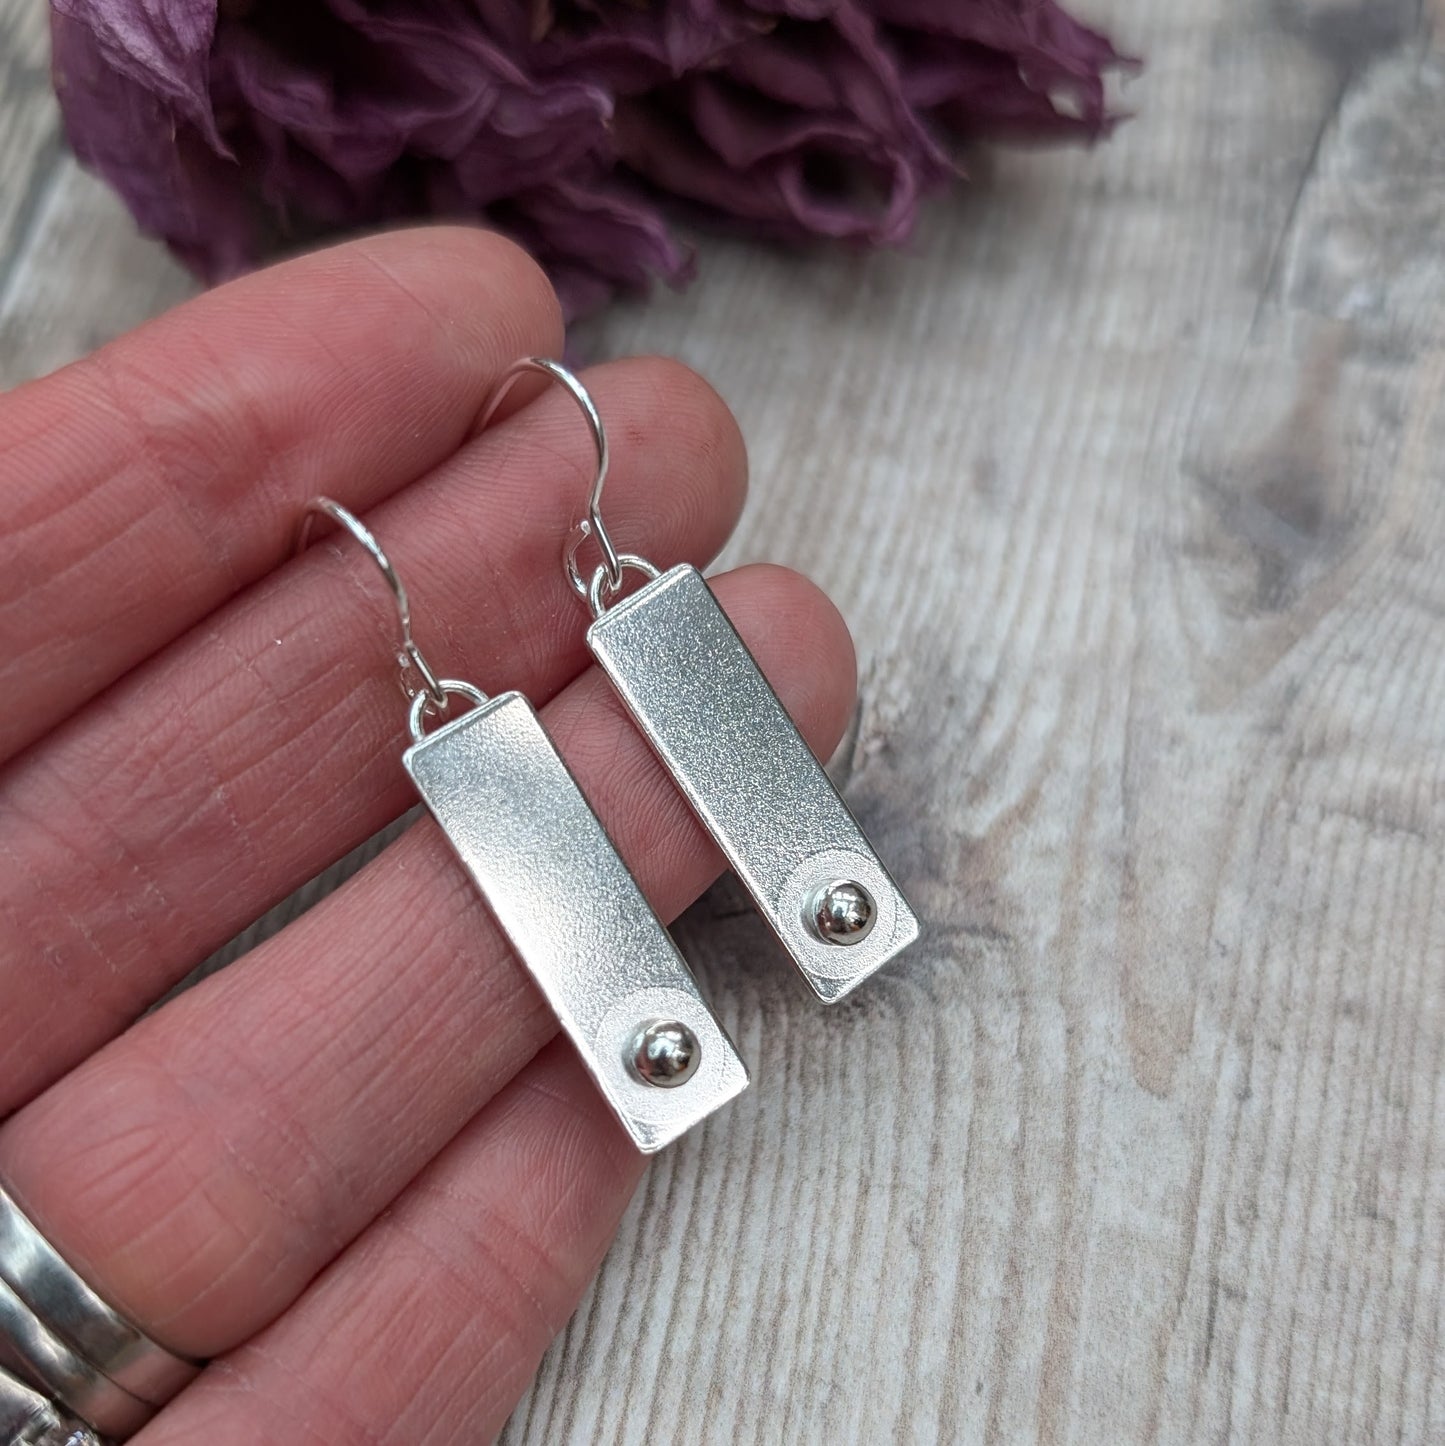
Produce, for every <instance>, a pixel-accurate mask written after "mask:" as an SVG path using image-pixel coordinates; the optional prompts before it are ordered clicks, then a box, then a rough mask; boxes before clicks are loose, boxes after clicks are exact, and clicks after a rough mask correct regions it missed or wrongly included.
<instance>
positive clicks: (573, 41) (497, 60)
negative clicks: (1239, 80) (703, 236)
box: [52, 0, 1121, 315]
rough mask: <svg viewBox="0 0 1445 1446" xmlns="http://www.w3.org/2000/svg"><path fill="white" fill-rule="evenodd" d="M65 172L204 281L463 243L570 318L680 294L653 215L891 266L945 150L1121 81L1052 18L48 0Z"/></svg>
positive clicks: (1016, 130)
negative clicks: (437, 232) (470, 238)
mask: <svg viewBox="0 0 1445 1446" xmlns="http://www.w3.org/2000/svg"><path fill="white" fill-rule="evenodd" d="M52 14H53V36H54V56H55V60H54V64H55V77H56V87H57V90H58V92H59V94H60V98H61V102H62V106H63V109H64V112H65V118H66V124H67V129H68V132H69V135H70V139H71V143H72V145H73V146H74V148H75V150H76V152H77V154H78V155H79V156H80V158H81V160H82V161H84V162H85V163H86V164H87V165H89V166H91V167H93V168H94V169H95V170H97V171H99V172H100V173H101V174H102V175H103V176H105V177H106V179H107V180H109V181H110V182H111V184H112V185H114V186H115V188H116V189H117V190H118V191H119V192H120V193H121V195H122V196H123V197H124V198H125V200H126V201H127V203H128V204H129V205H130V207H131V210H132V211H133V212H134V213H135V216H136V219H137V221H138V222H139V223H140V225H141V226H142V227H143V228H144V229H145V230H146V231H148V232H151V233H153V234H155V235H158V236H161V237H163V238H164V239H165V240H166V241H167V243H168V244H169V245H170V246H171V247H172V248H173V249H174V250H175V251H176V253H177V254H178V255H179V256H181V257H182V259H183V260H185V261H186V262H187V263H188V264H189V265H190V266H192V267H193V268H194V269H196V270H197V271H198V272H200V273H201V274H202V275H203V276H206V277H207V278H210V279H213V280H214V279H219V278H221V277H224V276H227V275H231V274H233V273H235V272H237V271H240V270H244V269H245V268H246V267H248V266H251V265H254V264H255V263H256V262H257V261H258V260H260V259H262V258H263V257H264V256H265V255H267V254H268V253H270V252H272V251H274V250H276V249H279V248H280V247H283V246H286V245H294V244H296V242H297V241H299V240H305V239H309V238H311V237H313V236H317V235H320V234H324V233H327V232H331V231H335V230H338V229H345V228H351V227H356V226H361V225H367V224H375V223H377V222H385V221H389V220H397V219H403V218H409V217H419V216H428V215H434V216H450V217H471V218H479V219H482V220H484V221H486V222H488V223H489V224H491V225H494V226H496V227H498V228H499V229H501V230H504V231H506V232H508V233H509V234H511V235H514V236H515V237H517V239H519V240H520V241H521V242H522V243H523V244H524V245H526V246H528V247H529V248H530V249H531V250H532V251H533V253H534V254H535V255H536V256H537V257H538V259H539V260H540V261H541V262H542V263H543V265H544V266H546V267H547V268H548V270H549V272H550V273H551V275H552V277H553V279H554V281H555V282H556V284H557V286H558V289H559V292H560V293H561V294H562V297H563V300H564V304H565V305H566V307H567V310H568V311H569V313H570V314H573V315H576V314H579V313H581V312H583V311H585V310H588V309H591V308H592V307H594V306H596V305H598V304H600V303H601V302H603V301H605V300H606V298H607V297H608V296H610V295H611V294H612V293H613V292H614V291H616V290H619V289H629V290H631V289H637V288H640V287H643V286H645V285H646V284H647V283H648V282H649V281H650V280H651V279H652V278H654V277H661V278H664V279H666V280H669V281H673V282H677V281H680V280H682V279H685V278H686V276H687V275H688V274H689V269H690V268H689V258H688V254H687V252H686V250H685V249H684V248H683V247H682V246H681V245H680V244H679V243H678V242H677V241H676V239H675V238H674V237H673V235H672V233H671V231H670V229H669V227H668V225H667V221H666V219H665V208H666V207H667V205H668V203H669V202H673V203H682V204H684V205H685V206H686V207H687V208H689V209H691V210H693V211H697V212H700V213H703V214H705V215H707V216H709V217H711V218H714V219H719V220H724V221H727V222H730V223H732V224H734V225H740V226H742V227H744V228H746V229H748V230H749V231H752V232H754V233H758V234H763V235H768V236H777V237H783V238H808V237H814V236H822V237H843V238H848V239H851V240H855V241H860V242H865V243H869V244H891V243H895V242H897V241H899V240H901V239H903V238H904V237H906V236H907V235H908V233H909V231H910V229H911V227H912V225H913V223H914V220H915V218H916V216H917V212H918V205H919V200H920V198H921V196H922V195H923V194H924V193H925V192H927V191H929V190H931V189H934V188H937V187H939V186H941V185H942V184H944V183H945V182H946V181H947V180H948V179H949V178H950V177H951V176H953V175H954V174H955V167H954V165H953V162H952V161H951V159H950V157H949V155H948V153H947V151H946V150H945V148H944V140H945V138H946V136H947V135H949V134H950V133H976V134H986V135H1002V136H1012V137H1025V138H1053V137H1058V138H1067V137H1084V138H1093V137H1096V136H1098V135H1100V134H1102V133H1103V132H1104V131H1105V130H1106V129H1107V127H1108V126H1109V124H1110V122H1111V117H1110V116H1109V114H1108V113H1107V110H1106V106H1105V100H1104V84H1103V75H1104V73H1105V71H1106V70H1107V69H1108V68H1109V67H1111V66H1114V65H1117V64H1119V63H1120V62H1121V57H1120V56H1119V55H1118V53H1117V52H1116V51H1115V50H1114V49H1113V47H1112V46H1111V45H1110V43H1109V42H1108V41H1107V40H1106V39H1104V37H1102V36H1101V35H1098V34H1097V33H1095V32H1094V31H1091V30H1089V29H1087V28H1086V27H1084V26H1082V25H1080V24H1078V23H1077V22H1075V21H1073V20H1071V19H1070V18H1069V17H1068V16H1067V15H1066V14H1064V12H1063V11H1062V10H1060V9H1059V8H1058V7H1057V6H1056V5H1055V4H1054V3H1053V0H405V3H403V0H223V3H221V4H219V5H218V4H217V0H53V3H52Z"/></svg>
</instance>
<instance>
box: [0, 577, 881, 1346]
mask: <svg viewBox="0 0 1445 1446" xmlns="http://www.w3.org/2000/svg"><path fill="white" fill-rule="evenodd" d="M717 591H718V595H719V598H720V600H721V601H722V602H723V605H724V606H725V607H726V608H727V609H728V610H729V612H730V613H731V615H732V616H733V618H734V620H735V622H736V624H737V626H738V628H739V631H740V632H741V633H742V635H743V637H744V638H745V639H746V640H747V642H748V643H749V645H750V646H752V647H753V649H754V651H755V653H756V654H757V656H758V659H759V662H760V664H761V665H762V667H763V669H764V671H765V672H766V673H767V674H768V675H769V676H770V677H771V678H772V680H773V682H774V685H775V687H777V689H778V691H779V694H780V696H781V698H782V700H783V702H784V704H785V705H786V706H788V708H789V709H790V711H792V713H793V714H794V716H795V717H796V718H797V719H798V721H799V724H800V726H801V727H802V729H803V731H804V733H805V735H806V736H807V737H808V739H809V741H810V743H812V745H813V746H814V748H815V749H817V750H818V751H820V752H826V751H827V750H830V749H831V748H832V746H833V745H834V744H835V743H836V741H837V739H838V737H839V736H840V735H841V732H842V729H843V727H844V725H845V722H846V719H847V717H848V713H849V709H850V707H851V705H852V693H853V688H852V672H851V667H850V666H849V664H850V660H851V657H852V651H851V646H850V644H849V640H848V636H847V632H846V629H845V628H844V627H843V625H842V622H841V619H839V618H838V615H837V613H836V612H835V611H833V609H832V607H831V606H830V605H829V604H828V603H827V601H826V600H825V599H824V598H823V597H822V596H821V594H819V593H818V592H817V591H816V590H815V589H813V588H812V587H811V586H810V585H809V584H807V583H805V582H804V581H803V580H802V579H800V578H798V577H796V576H795V575H794V574H791V573H786V572H783V571H781V570H778V569H771V568H749V569H745V570H744V571H742V572H740V573H735V574H731V575H729V576H728V577H725V578H722V579H719V582H718V588H717ZM543 718H544V722H545V723H546V726H547V727H548V729H549V731H550V732H551V733H552V735H553V737H554V738H555V739H556V740H557V742H558V745H559V747H560V748H561V750H562V752H563V754H564V756H566V758H567V760H568V763H569V766H571V767H572V769H573V771H574V773H575V774H576V776H577V779H578V782H579V783H580V784H581V786H582V789H583V791H584V792H585V793H586V794H587V796H588V797H589V799H590V800H591V802H592V804H593V806H594V808H595V809H596V810H597V813H598V815H599V817H600V818H601V819H602V821H603V823H604V825H606V826H607V828H608V830H609V832H610V833H611V834H612V836H613V838H614V839H615V840H616V842H617V845H618V848H619V850H620V852H621V853H622V855H623V857H624V858H625V859H626V860H627V862H628V863H629V865H630V866H631V867H632V868H633V870H634V872H635V873H636V875H637V877H638V881H639V883H640V884H641V885H642V887H643V889H644V891H645V892H646V893H647V895H648V897H649V898H650V899H651V901H652V902H653V905H654V907H655V908H656V909H657V910H658V912H659V913H660V914H661V915H662V917H664V918H672V917H673V916H674V915H676V914H677V913H678V912H679V911H680V910H681V909H682V908H683V907H684V906H685V905H686V904H687V903H688V902H689V901H690V900H691V899H692V898H694V897H695V896H696V895H697V894H698V893H699V892H701V890H702V889H703V888H704V887H705V886H706V885H707V883H708V882H709V881H710V880H711V879H712V878H714V877H716V875H717V873H718V871H719V868H720V861H719V859H718V856H717V855H716V853H715V851H714V849H713V847H712V844H711V842H710V840H708V838H707V837H706V835H705V834H704V833H703V832H702V830H701V828H700V827H699V825H698V824H697V823H696V822H695V820H694V819H693V817H692V815H691V813H690V812H689V811H688V810H687V808H686V806H685V805H684V804H683V802H682V800H681V798H680V797H679V795H678V794H677V792H676V790H675V789H674V787H673V786H672V784H671V782H670V780H669V779H668V778H667V776H666V774H665V773H664V772H663V770H662V768H661V765H660V764H659V763H658V762H657V760H656V759H655V757H654V755H653V754H652V753H651V751H650V749H649V748H648V747H647V745H646V743H645V742H644V741H643V739H642V737H641V736H640V735H639V734H638V733H637V731H636V729H635V728H634V727H633V726H632V725H631V723H630V722H629V721H628V720H627V719H626V718H625V717H624V716H623V713H622V710H621V706H620V704H618V703H617V701H616V699H615V697H614V695H613V694H612V691H611V689H610V688H609V687H608V686H607V684H606V683H605V680H603V679H602V678H601V676H600V675H599V673H598V672H597V671H596V670H592V671H591V672H589V673H587V674H585V675H584V676H583V677H582V678H580V679H578V680H577V681H576V682H575V683H573V684H572V685H571V686H570V687H569V688H568V689H567V690H566V692H564V693H563V694H562V695H560V696H559V697H558V698H557V699H556V700H554V702H553V703H552V704H551V705H549V706H548V708H547V709H546V710H544V713H543ZM779 967H780V968H781V967H786V966H785V964H784V963H783V961H782V959H781V957H780V961H779ZM555 1028H556V1026H555V1023H554V1021H553V1020H552V1019H551V1017H550V1015H549V1013H548V1011H547V1009H546V1006H545V1005H544V1003H543V1001H542V1000H541V997H540V995H538V994H537V993H536V991H535V990H534V989H533V987H532V985H531V983H530V981H529V980H528V978H527V976H526V974H525V972H524V970H523V968H522V966H521V965H520V964H519V963H518V962H517V961H516V960H515V959H514V958H513V956H512V955H511V954H510V952H509V951H508V950H507V948H506V946H505V944H504V942H503V940H502V939H501V937H500V935H499V933H498V931H497V930H496V928H495V926H494V925H493V923H492V921H491V918H490V916H489V915H488V914H487V912H486V910H485V908H484V907H483V905H482V903H481V901H480V899H479V898H478V896H477V895H476V893H475V892H474V890H473V889H472V887H471V885H470V883H469V881H468V880H467V879H466V877H465V875H464V874H463V873H462V871H461V869H460V867H459V866H458V865H457V864H456V862H455V861H454V860H453V859H452V857H451V855H450V851H449V849H448V847H447V845H446V843H445V840H444V839H443V838H442V836H441V834H440V832H439V830H437V829H436V828H435V826H434V825H433V824H432V823H431V822H430V821H429V820H427V821H425V822H423V823H422V824H419V825H418V826H417V827H416V828H414V829H412V830H411V831H410V832H409V833H408V834H407V835H406V836H405V837H404V838H402V839H401V840H399V841H398V843H396V844H395V845H393V846H392V848H391V849H389V850H388V851H387V852H386V853H385V854H383V855H382V857H381V858H380V859H379V860H377V861H376V862H375V863H374V864H373V865H372V866H371V867H370V868H368V869H367V870H365V871H364V872H363V873H361V874H359V875H358V876H357V877H356V878H355V879H353V880H352V881H351V883H350V884H349V885H348V886H347V887H346V888H344V889H343V890H341V891H340V892H338V893H337V894H335V895H333V896H332V897H331V898H330V899H329V900H327V901H326V902H325V903H324V904H323V905H321V906H320V907H318V908H317V909H315V910H313V911H312V912H311V913H309V914H307V915H306V916H305V917H304V918H302V919H301V920H299V921H298V922H297V923H296V924H294V925H292V926H291V927H290V928H288V929H287V930H285V931H284V932H283V933H282V934H280V935H278V936H277V937H276V938H275V939H273V940H271V941H270V942H269V943H268V944H267V945H265V946H263V947H262V948H261V949H259V950H257V951H255V952H254V953H253V954H252V955H251V956H249V957H248V958H247V959H246V960H244V961H242V963H241V964H240V965H238V966H236V967H235V968H233V969H232V970H230V971H228V972H226V973H224V974H221V975H218V976H216V977H215V978H213V979H212V980H210V981H208V982H207V983H206V984H205V985H203V986H202V987H201V988H199V989H197V990H195V991H192V992H191V993H190V994H188V995H185V996H182V997H181V998H180V999H178V1000H176V1001H174V1002H173V1003H171V1004H170V1005H168V1006H167V1007H166V1008H165V1009H164V1010H162V1011H160V1012H159V1013H158V1014H156V1015H153V1016H151V1017H150V1018H149V1019H147V1020H145V1021H144V1022H143V1023H142V1024H141V1025H140V1026H138V1027H137V1028H136V1029H135V1030H133V1031H132V1032H131V1033H130V1034H128V1035H126V1036H125V1037H124V1038H122V1039H121V1040H118V1041H117V1042H116V1043H115V1044H114V1045H112V1046H111V1047H110V1048H108V1049H107V1050H105V1051H103V1052H102V1053H101V1054H100V1055H98V1056H97V1057H96V1058H95V1059H93V1060H91V1061H89V1062H88V1063H87V1064H86V1065H84V1066H82V1067H81V1068H80V1069H78V1070H77V1071H76V1072H75V1073H74V1074H72V1075H71V1076H69V1077H68V1078H67V1079H65V1080H64V1081H62V1082H61V1083H60V1084H59V1085H57V1086H56V1087H55V1088H54V1089H52V1090H51V1091H49V1092H48V1093H47V1094H46V1095H44V1096H42V1097H41V1099H40V1100H38V1101H37V1102H36V1103H34V1104H33V1105H31V1106H30V1107H28V1108H27V1109H25V1110H23V1111H22V1112H21V1113H20V1114H19V1115H17V1116H16V1117H15V1118H14V1119H12V1120H11V1121H10V1122H9V1123H8V1124H7V1125H6V1126H5V1128H4V1130H3V1131H0V1176H3V1177H4V1178H5V1179H6V1180H7V1181H9V1182H10V1184H11V1186H12V1187H13V1189H14V1191H15V1192H16V1193H17V1194H18V1195H19V1197H20V1198H21V1200H22V1202H23V1203H24V1205H25V1207H26V1208H27V1210H28V1211H30V1212H31V1213H32V1214H33V1215H34V1217H35V1218H36V1220H37V1223H38V1224H39V1225H40V1226H41V1228H42V1229H43V1230H45V1232H46V1233H47V1234H48V1235H49V1236H50V1238H51V1239H52V1240H54V1241H55V1243H56V1244H57V1246H59V1247H60V1248H61V1249H62V1251H64V1252H65V1253H66V1255H67V1257H68V1258H70V1259H71V1260H72V1261H73V1262H74V1263H75V1264H76V1265H77V1266H78V1267H79V1268H80V1269H81V1270H82V1272H83V1273H84V1274H86V1275H87V1277H88V1278H89V1279H90V1280H91V1281H92V1283H93V1284H94V1285H96V1287H97V1288H98V1289H100V1291H101V1292H102V1294H104V1295H106V1296H107V1297H108V1298H109V1299H111V1300H112V1301H113V1302H114V1303H115V1304H116V1305H117V1306H119V1307H120V1308H122V1309H123V1310H125V1311H127V1312H128V1313H129V1314H131V1315H132V1316H133V1317H134V1318H135V1319H136V1320H138V1321H139V1322H140V1323H141V1324H142V1325H144V1326H145V1327H146V1328H147V1329H149V1330H151V1331H153V1332H155V1333H156V1334H157V1335H159V1336H160V1338H161V1339H163V1340H164V1341H166V1343H167V1344H169V1345H171V1346H173V1347H175V1348H177V1349H180V1350H184V1351H187V1352H192V1353H195V1354H200V1355H211V1354H215V1353H217V1352H219V1351H221V1350H224V1349H227V1348H228V1347H230V1346H232V1345H234V1344H235V1343H237V1342H238V1341H240V1340H242V1339H244V1338H246V1337H247V1336H249V1335H250V1334H251V1333H252V1332H253V1331H255V1330H256V1329H257V1328H258V1327H260V1326H261V1325H263V1324H264V1323H265V1322H267V1321H269V1320H270V1319H272V1318H273V1317H274V1316H275V1315H276V1314H277V1313H278V1312H280V1311H281V1310H282V1309H284V1308H285V1307H286V1306H287V1304H288V1303H289V1302H290V1301H291V1300H293V1299H294V1298H295V1296H296V1295H297V1294H298V1293H299V1292H300V1291H301V1289H302V1288H303V1287H304V1286H305V1285H306V1283H307V1282H308V1281H309V1280H310V1279H311V1278H312V1277H313V1276H314V1275H315V1273H316V1272H317V1271H318V1270H319V1269H321V1268H322V1267H323V1266H324V1265H325V1263H326V1262H327V1261H328V1260H329V1259H331V1257H332V1256H333V1255H335V1253H336V1252H337V1251H338V1250H339V1249H341V1248H342V1247H343V1246H344V1245H345V1244H346V1243H347V1242H348V1241H349V1240H351V1239H352V1238H354V1237H355V1235H356V1234H357V1233H358V1232H359V1231H361V1230H362V1229H363V1228H364V1227H365V1226H366V1225H367V1223H368V1222H369V1221H370V1220H371V1219H372V1218H373V1217H374V1216H375V1215H376V1214H377V1212H378V1211H380V1210H381V1209H382V1208H384V1207H385V1205H386V1204H387V1203H388V1202H389V1201H390V1200H392V1199H393V1198H394V1197H395V1196H396V1195H397V1193H398V1192H399V1191H400V1190H401V1189H402V1188H403V1186H404V1185H405V1184H406V1183H407V1182H408V1181H409V1180H410V1179H412V1178H413V1177H414V1176H415V1174H416V1173H417V1171H418V1170H419V1169H421V1168H422V1167H423V1166H424V1165H425V1163H426V1162H427V1161H428V1160H429V1159H430V1158H431V1157H432V1156H433V1155H434V1154H435V1153H436V1151H437V1150H438V1149H440V1148H441V1147H442V1145H444V1144H445V1142H446V1141H447V1140H449V1139H450V1138H451V1137H452V1136H453V1135H454V1134H455V1133H456V1132H457V1130H458V1129H460V1128H461V1127H462V1125H463V1124H464V1123H465V1121H466V1120H467V1119H469V1118H470V1117H471V1115H472V1114H473V1113H475V1111H476V1110H477V1109H479V1108H480V1107H481V1106H482V1105H483V1104H484V1103H485V1102H486V1101H487V1100H488V1099H489V1098H490V1097H491V1096H492V1095H493V1094H494V1093H495V1092H496V1091H497V1090H498V1089H499V1088H500V1087H501V1086H502V1085H503V1084H504V1083H505V1081H506V1080H507V1079H508V1078H510V1077H511V1076H512V1075H513V1074H514V1073H515V1072H516V1071H517V1070H518V1069H519V1068H521V1067H522V1066H523V1065H524V1064H525V1062H526V1061H527V1060H528V1059H529V1058H530V1057H531V1056H532V1055H533V1054H534V1053H535V1051H536V1050H537V1049H538V1047H539V1046H540V1045H541V1044H543V1043H544V1042H545V1041H546V1040H547V1039H548V1038H549V1037H550V1036H551V1034H552V1033H553V1032H554V1030H555Z"/></svg>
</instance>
